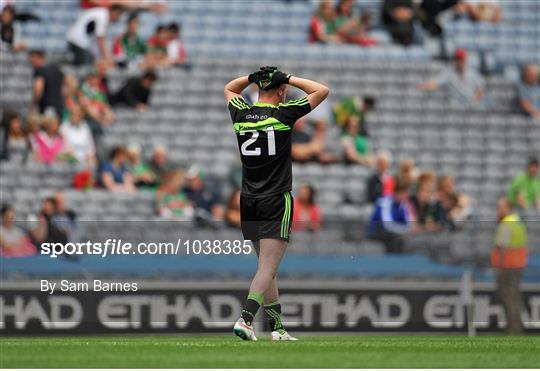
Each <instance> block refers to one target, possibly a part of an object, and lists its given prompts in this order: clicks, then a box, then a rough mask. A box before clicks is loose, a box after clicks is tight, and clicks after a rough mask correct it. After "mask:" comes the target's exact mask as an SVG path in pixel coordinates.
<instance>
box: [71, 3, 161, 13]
mask: <svg viewBox="0 0 540 371" xmlns="http://www.w3.org/2000/svg"><path fill="white" fill-rule="evenodd" d="M115 4H117V5H121V6H123V7H124V8H125V9H129V10H132V11H135V12H139V11H151V12H154V13H158V14H163V13H165V12H166V11H167V3H166V2H165V1H164V0H161V1H147V0H81V8H83V9H91V8H96V7H99V8H102V7H105V8H109V7H111V6H113V5H115Z"/></svg>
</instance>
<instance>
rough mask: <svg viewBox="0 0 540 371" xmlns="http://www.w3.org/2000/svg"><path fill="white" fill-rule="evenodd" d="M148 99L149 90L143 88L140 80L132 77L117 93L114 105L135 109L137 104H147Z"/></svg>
mask: <svg viewBox="0 0 540 371" xmlns="http://www.w3.org/2000/svg"><path fill="white" fill-rule="evenodd" d="M149 99H150V89H148V88H145V87H144V86H143V84H142V79H141V78H137V77H132V78H131V79H129V80H128V81H127V82H126V83H125V84H124V86H123V87H122V88H121V89H120V91H119V92H118V93H117V95H116V99H115V103H125V104H127V105H128V106H131V107H135V106H136V105H137V104H139V103H144V104H148V100H149Z"/></svg>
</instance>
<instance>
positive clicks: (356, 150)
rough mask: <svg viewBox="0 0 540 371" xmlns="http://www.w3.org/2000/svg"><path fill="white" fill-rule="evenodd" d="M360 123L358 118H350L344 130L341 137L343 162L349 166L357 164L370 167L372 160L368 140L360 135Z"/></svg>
mask: <svg viewBox="0 0 540 371" xmlns="http://www.w3.org/2000/svg"><path fill="white" fill-rule="evenodd" d="M360 131H361V128H360V121H359V119H358V116H350V117H349V120H348V122H347V124H346V125H345V130H344V131H343V134H342V135H341V144H342V146H343V150H344V155H345V162H346V163H349V164H359V165H363V166H372V165H373V158H372V156H371V155H370V154H369V146H368V139H367V138H366V137H365V136H363V135H362V134H360Z"/></svg>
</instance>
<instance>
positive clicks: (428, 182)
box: [416, 171, 437, 192]
mask: <svg viewBox="0 0 540 371" xmlns="http://www.w3.org/2000/svg"><path fill="white" fill-rule="evenodd" d="M436 185H437V174H436V173H435V172H434V171H423V172H421V173H420V175H418V179H417V182H416V188H419V187H421V186H427V187H428V188H429V192H433V191H434V190H435V186H436Z"/></svg>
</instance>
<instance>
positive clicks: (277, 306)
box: [253, 241, 298, 341]
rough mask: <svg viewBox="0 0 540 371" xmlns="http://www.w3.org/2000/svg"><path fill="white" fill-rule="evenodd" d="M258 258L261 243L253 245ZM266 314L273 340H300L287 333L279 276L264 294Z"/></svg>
mask: <svg viewBox="0 0 540 371" xmlns="http://www.w3.org/2000/svg"><path fill="white" fill-rule="evenodd" d="M253 247H254V249H255V252H256V253H257V258H258V257H259V251H260V243H259V241H257V242H256V243H253ZM263 296H264V313H265V314H266V317H267V318H268V324H269V325H270V331H271V332H272V340H293V341H294V340H298V339H296V338H294V337H292V336H291V335H289V334H288V333H287V331H285V327H284V325H283V321H282V320H281V303H280V302H279V289H278V284H277V274H276V276H275V277H274V279H273V280H272V283H271V284H270V287H269V288H268V289H267V290H266V291H265V292H264V295H263Z"/></svg>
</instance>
